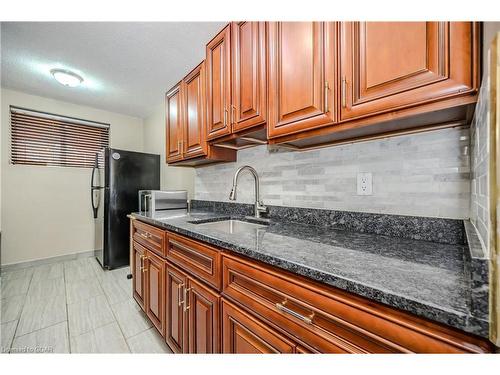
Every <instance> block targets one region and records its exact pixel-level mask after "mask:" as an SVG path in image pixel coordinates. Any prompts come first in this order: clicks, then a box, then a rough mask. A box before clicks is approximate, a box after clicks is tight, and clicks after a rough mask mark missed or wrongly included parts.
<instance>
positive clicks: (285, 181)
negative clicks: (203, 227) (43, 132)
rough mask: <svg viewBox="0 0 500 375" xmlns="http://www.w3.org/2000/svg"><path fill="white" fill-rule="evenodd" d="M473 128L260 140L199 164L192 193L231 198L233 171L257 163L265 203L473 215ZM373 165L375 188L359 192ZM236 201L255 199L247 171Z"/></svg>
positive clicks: (215, 198)
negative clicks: (291, 145) (306, 142)
mask: <svg viewBox="0 0 500 375" xmlns="http://www.w3.org/2000/svg"><path fill="white" fill-rule="evenodd" d="M468 151H469V129H460V128H452V129H442V130H436V131H430V132H426V133H421V134H414V135H405V136H399V137H392V138H386V139H382V140H373V141H367V142H361V143H354V144H347V145H339V146H334V147H329V148H323V149H318V150H311V151H304V152H293V151H276V150H269V149H268V146H266V145H263V146H258V147H254V148H249V149H245V150H240V151H238V161H237V162H235V163H228V164H219V165H213V166H207V167H202V168H197V169H196V177H195V198H196V199H199V200H209V201H223V202H228V201H229V198H228V197H229V192H230V189H231V184H232V178H233V175H234V172H235V171H236V169H237V168H238V167H240V166H242V165H246V164H248V165H251V166H253V167H254V168H255V169H256V170H257V172H258V174H259V176H260V181H261V195H262V200H263V201H264V204H269V205H276V206H293V207H307V208H326V209H332V210H346V211H360V212H371V213H386V214H400V215H415V216H431V217H444V218H455V219H461V218H468V217H469V209H470V207H469V204H470V186H471V185H470V162H469V155H468ZM361 172H371V173H372V176H373V193H372V195H364V196H359V195H357V174H358V173H361ZM237 192H238V196H237V201H238V202H242V203H252V202H253V199H254V198H253V197H254V186H253V179H252V177H251V176H250V174H249V173H247V172H245V173H243V174H242V175H241V176H240V180H239V183H238V190H237Z"/></svg>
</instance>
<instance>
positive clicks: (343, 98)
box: [342, 77, 347, 108]
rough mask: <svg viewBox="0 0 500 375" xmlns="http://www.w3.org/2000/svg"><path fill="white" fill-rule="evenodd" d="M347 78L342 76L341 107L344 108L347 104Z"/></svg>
mask: <svg viewBox="0 0 500 375" xmlns="http://www.w3.org/2000/svg"><path fill="white" fill-rule="evenodd" d="M346 96H347V80H346V78H345V77H342V107H343V108H345V107H346V105H347V103H346V102H347V98H346Z"/></svg>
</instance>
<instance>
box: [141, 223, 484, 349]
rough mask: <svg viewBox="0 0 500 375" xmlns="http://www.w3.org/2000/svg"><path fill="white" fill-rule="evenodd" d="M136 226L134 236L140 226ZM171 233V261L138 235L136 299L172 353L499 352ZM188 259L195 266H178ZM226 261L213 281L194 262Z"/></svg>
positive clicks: (414, 318)
mask: <svg viewBox="0 0 500 375" xmlns="http://www.w3.org/2000/svg"><path fill="white" fill-rule="evenodd" d="M131 228H132V232H133V231H134V229H133V228H134V225H131ZM164 233H165V236H166V241H164V242H163V244H162V245H161V247H162V248H161V251H160V252H159V253H160V254H166V255H165V256H160V255H158V249H156V248H155V251H154V252H153V251H151V250H149V249H148V248H146V247H144V246H143V245H141V244H140V243H138V242H137V241H134V240H133V238H134V236H133V233H131V262H132V265H131V269H132V273H133V297H134V299H135V300H136V301H137V303H138V304H139V306H141V308H142V309H143V310H144V312H145V313H146V314H147V316H148V318H149V319H150V320H151V322H152V323H153V325H154V326H155V327H156V329H157V330H158V331H159V332H160V333H161V334H162V335H163V336H164V337H165V340H166V342H167V344H168V345H169V346H170V348H171V349H172V351H173V352H174V353H221V352H222V353H401V352H403V353H488V352H491V351H492V350H493V347H492V345H491V343H489V341H487V340H486V339H482V338H479V337H477V336H473V335H470V334H467V333H465V332H462V331H459V330H456V329H453V328H450V327H448V326H445V325H443V324H438V323H436V322H431V321H429V320H427V319H423V318H420V317H417V316H414V315H412V314H409V313H407V312H404V311H401V310H398V309H395V308H391V307H389V306H386V305H383V304H380V303H377V302H374V301H371V300H367V299H366V298H363V297H359V296H356V295H353V294H351V293H348V292H345V291H342V290H339V289H336V288H333V287H330V286H327V285H325V284H322V283H318V282H315V281H313V280H310V279H307V278H305V277H302V276H298V275H296V274H293V273H291V272H288V271H284V270H282V269H279V268H277V267H274V266H270V265H267V264H264V263H261V262H257V261H254V260H251V259H247V258H245V257H241V256H238V255H234V254H231V253H229V252H225V251H224V250H222V249H216V248H215V247H213V246H209V245H205V244H204V243H202V242H199V241H196V240H193V239H189V238H186V237H184V236H180V235H178V234H171V233H170V232H164ZM170 237H171V238H170ZM172 240H173V241H174V242H172ZM174 245H175V246H174ZM167 246H170V247H169V249H166V247H167ZM173 247H177V248H179V249H180V250H182V251H178V252H177V255H178V257H173V258H172V259H173V260H174V261H177V263H176V264H172V263H171V259H166V258H165V257H167V258H168V255H169V251H167V250H172V249H173ZM179 249H178V250H179ZM193 251H194V252H193ZM202 254H205V255H207V254H211V255H212V256H213V257H212V258H206V257H203V256H201V255H202ZM170 255H172V253H170ZM183 257H186V259H187V258H189V259H190V261H189V262H180V261H179V259H181V258H183ZM205 258H206V259H205ZM220 258H222V261H221V262H220V263H221V266H220V267H219V266H217V267H215V268H214V269H216V270H217V272H213V273H212V272H208V274H210V275H213V277H212V276H211V277H207V274H205V273H200V272H198V271H199V270H198V268H197V267H194V266H193V264H192V262H193V260H198V261H200V260H201V259H205V262H204V263H200V264H205V263H207V264H208V263H209V262H208V260H209V259H212V261H213V260H214V259H220ZM218 262H219V261H217V262H215V263H218ZM207 269H208V268H207ZM219 285H222V288H221V290H220V291H219V290H218V286H219Z"/></svg>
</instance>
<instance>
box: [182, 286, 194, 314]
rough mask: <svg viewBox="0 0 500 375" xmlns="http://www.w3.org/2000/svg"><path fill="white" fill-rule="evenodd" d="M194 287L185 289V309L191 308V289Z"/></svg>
mask: <svg viewBox="0 0 500 375" xmlns="http://www.w3.org/2000/svg"><path fill="white" fill-rule="evenodd" d="M192 289H193V288H185V289H184V311H188V310H189V308H190V307H191V305H190V303H189V299H188V297H189V294H188V293H189V291H190V290H192Z"/></svg>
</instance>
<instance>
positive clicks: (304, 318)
mask: <svg viewBox="0 0 500 375" xmlns="http://www.w3.org/2000/svg"><path fill="white" fill-rule="evenodd" d="M286 303H287V300H284V301H283V302H281V303H280V302H278V303H276V308H277V309H278V310H280V311H282V312H284V313H286V314H289V315H292V316H294V317H295V318H297V319H300V320H302V321H303V322H305V323H307V324H312V320H313V318H314V313H312V314H311V315H309V316H304V315H302V314H299V313H298V312H296V311H293V310H292V309H289V308H288V307H286V306H285V305H286Z"/></svg>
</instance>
